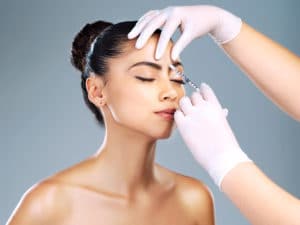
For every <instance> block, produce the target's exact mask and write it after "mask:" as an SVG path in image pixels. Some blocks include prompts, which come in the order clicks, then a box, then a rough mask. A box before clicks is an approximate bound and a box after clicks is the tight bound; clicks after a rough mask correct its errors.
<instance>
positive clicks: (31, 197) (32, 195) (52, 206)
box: [7, 180, 69, 225]
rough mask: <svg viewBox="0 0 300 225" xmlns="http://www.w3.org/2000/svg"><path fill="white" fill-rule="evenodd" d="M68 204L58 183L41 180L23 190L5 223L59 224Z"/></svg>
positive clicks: (8, 224)
mask: <svg viewBox="0 0 300 225" xmlns="http://www.w3.org/2000/svg"><path fill="white" fill-rule="evenodd" d="M68 204H69V203H68V199H67V195H66V194H65V191H64V188H63V187H62V186H61V185H60V184H58V183H55V182H53V181H51V180H45V181H42V182H40V183H38V184H35V185H34V186H32V187H31V188H30V189H29V190H28V191H26V192H25V194H24V195H23V196H22V198H21V200H20V202H19V204H18V205H17V207H16V209H15V210H14V212H13V214H12V215H11V217H10V219H9V221H8V222H7V225H23V224H24V225H25V224H26V225H35V224H44V225H47V224H52V225H55V224H61V222H62V220H63V217H64V215H66V210H67V209H68V208H69V207H68Z"/></svg>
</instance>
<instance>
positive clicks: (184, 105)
mask: <svg viewBox="0 0 300 225" xmlns="http://www.w3.org/2000/svg"><path fill="white" fill-rule="evenodd" d="M179 107H180V110H181V111H182V112H183V113H184V115H188V114H189V113H190V112H191V111H192V109H193V105H192V102H191V100H190V99H189V97H187V96H184V97H182V98H181V99H180V101H179Z"/></svg>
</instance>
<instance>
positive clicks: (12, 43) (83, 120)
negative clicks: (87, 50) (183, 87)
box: [0, 0, 300, 225]
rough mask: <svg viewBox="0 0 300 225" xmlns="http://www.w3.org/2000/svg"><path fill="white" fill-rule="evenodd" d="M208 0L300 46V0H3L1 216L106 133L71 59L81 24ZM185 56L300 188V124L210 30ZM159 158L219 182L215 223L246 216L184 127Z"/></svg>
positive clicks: (246, 136) (245, 142) (265, 158)
mask: <svg viewBox="0 0 300 225" xmlns="http://www.w3.org/2000/svg"><path fill="white" fill-rule="evenodd" d="M203 3H205V4H215V5H218V6H221V7H223V8H225V9H227V10H229V11H231V12H233V13H235V14H237V15H239V16H240V17H242V18H243V19H244V20H245V21H247V22H248V23H249V24H250V25H252V26H254V27H255V28H256V29H258V30H260V31H262V32H263V33H265V34H267V35H268V36H270V37H271V38H273V39H274V40H276V41H278V42H280V43H281V44H283V45H284V46H286V47H288V48H289V49H291V50H292V51H294V52H295V53H296V54H300V45H299V29H298V28H299V25H298V23H299V22H300V14H299V7H300V1H297V0H294V1H293V0H266V1H260V0H251V1H250V0H249V1H236V0H228V1H175V0H173V1H172V0H169V1H166V0H165V1H141V0H139V1H133V0H130V1H129V0H127V1H115V0H110V1H100V0H84V1H83V0H81V1H77V0H73V1H67V0H52V1H38V0H27V1H21V0H19V1H17V0H6V1H5V0H2V1H1V5H0V28H1V30H0V32H1V33H0V34H1V35H0V50H1V51H0V59H1V60H0V107H1V110H0V150H1V156H0V160H1V163H0V179H1V185H0V188H1V189H0V190H1V191H0V224H4V223H5V221H6V220H7V218H8V217H9V215H10V214H11V212H12V210H13V209H14V208H15V206H16V204H17V203H18V201H19V199H20V197H21V196H22V194H23V193H24V191H25V190H27V189H28V188H29V187H30V186H31V185H33V184H34V183H36V182H38V181H39V180H41V179H43V178H44V177H46V176H48V175H51V174H53V173H54V172H57V171H59V170H61V169H63V168H66V167H69V166H71V165H72V164H74V163H76V162H78V161H80V160H82V159H83V158H85V157H87V156H89V155H91V154H93V153H94V152H95V150H96V149H97V148H98V147H99V145H100V143H101V141H102V138H103V130H102V129H101V128H99V127H98V125H97V124H96V122H95V121H94V119H93V116H92V114H91V113H90V112H89V111H88V109H87V108H86V107H85V105H84V103H83V100H82V94H81V89H80V75H79V73H78V72H77V71H75V69H73V67H72V66H71V64H70V63H69V53H70V46H71V42H72V39H73V37H74V35H75V34H76V32H78V31H79V29H80V28H81V27H82V26H83V25H84V24H85V23H87V22H90V21H94V20H98V19H104V20H108V21H111V22H118V21H122V20H135V19H137V18H138V17H139V16H141V15H142V14H143V13H144V12H146V11H148V10H150V9H156V8H164V7H166V6H169V5H186V4H188V5H191V4H203ZM181 56H182V59H183V62H184V64H185V68H186V72H187V74H188V75H189V76H191V77H192V78H193V79H194V80H195V81H196V82H198V83H200V82H201V81H205V82H207V83H208V84H210V85H211V86H212V87H213V88H214V90H215V91H216V93H217V95H218V96H219V98H220V100H221V102H222V104H223V105H224V106H226V107H228V109H229V111H230V113H229V121H230V123H231V125H232V128H233V130H234V131H235V134H236V136H237V138H238V140H239V142H240V145H241V146H242V148H243V149H244V150H245V151H246V152H247V153H248V155H249V156H250V157H251V158H252V159H253V160H254V161H255V162H256V163H257V164H258V165H259V166H260V167H261V168H262V170H263V171H265V173H266V174H267V175H268V176H270V177H271V178H272V179H273V180H274V181H275V182H277V183H278V184H279V185H281V186H282V187H283V188H285V189H286V190H288V191H289V192H290V193H292V194H294V195H296V196H298V197H299V196H300V177H299V176H298V171H299V170H300V165H299V164H298V160H299V159H300V151H299V146H300V138H299V137H300V124H299V123H297V122H296V121H294V120H292V119H291V118H289V117H288V116H287V115H286V114H284V113H283V112H281V111H280V110H279V109H278V108H276V107H275V106H274V105H273V104H272V103H271V102H270V101H269V100H267V99H266V97H265V96H263V95H262V94H261V93H260V92H259V91H258V90H257V89H256V87H254V85H253V84H252V83H251V82H250V81H249V80H248V79H247V78H246V76H244V75H243V73H242V72H241V71H240V70H239V69H238V68H237V67H236V66H235V65H234V64H233V63H232V62H231V61H230V60H229V59H228V58H227V57H226V56H225V54H223V52H222V51H221V50H220V49H219V48H218V47H217V46H216V45H215V44H214V43H213V41H212V40H210V39H209V38H208V37H204V38H203V39H201V40H197V41H195V42H193V43H192V44H191V45H190V46H188V47H187V48H186V50H185V51H184V52H183V54H182V55H181ZM270 82H271V81H270ZM282 88H285V87H282ZM287 91H288V90H287ZM157 161H158V162H160V163H161V164H163V165H165V166H166V167H169V168H170V169H173V170H175V171H178V172H181V173H184V174H187V175H190V176H193V177H196V178H199V179H201V180H203V181H204V182H205V183H206V184H207V185H208V186H209V187H210V188H211V189H212V191H213V193H214V196H215V208H216V218H217V224H219V225H225V224H249V223H248V222H247V221H246V219H245V218H243V216H242V215H241V214H240V213H239V211H238V209H236V208H235V207H234V206H233V205H232V204H231V202H230V201H229V200H228V199H227V198H226V197H225V196H224V195H223V194H222V193H221V192H219V190H218V189H217V188H216V186H215V185H214V184H213V183H212V181H211V180H210V178H209V177H208V175H207V174H206V173H205V172H204V171H203V170H202V168H200V166H198V165H197V163H196V161H195V160H194V159H193V157H192V156H191V154H190V153H189V151H188V149H187V148H186V146H185V145H184V143H183V141H182V140H181V139H180V136H179V135H178V133H177V131H176V132H175V133H174V134H173V135H172V137H171V138H170V139H168V140H165V141H160V142H159V144H158V147H157ZM253 182H255V181H253ZM253 191H255V190H253ZM274 197H276V196H274Z"/></svg>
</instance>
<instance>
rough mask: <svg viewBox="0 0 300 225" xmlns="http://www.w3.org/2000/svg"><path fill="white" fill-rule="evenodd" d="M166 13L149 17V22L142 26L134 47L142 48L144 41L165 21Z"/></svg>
mask: <svg viewBox="0 0 300 225" xmlns="http://www.w3.org/2000/svg"><path fill="white" fill-rule="evenodd" d="M166 19H167V14H166V13H160V14H158V15H156V16H154V17H153V18H152V19H151V22H149V23H147V25H146V26H145V27H144V29H143V31H142V32H141V34H140V36H139V37H138V39H137V41H136V44H135V47H136V48H138V49H139V48H142V47H143V46H144V45H145V43H146V42H147V41H148V39H149V38H150V37H151V36H152V34H153V33H154V31H155V30H157V29H159V28H160V27H161V26H163V25H164V24H165V22H166Z"/></svg>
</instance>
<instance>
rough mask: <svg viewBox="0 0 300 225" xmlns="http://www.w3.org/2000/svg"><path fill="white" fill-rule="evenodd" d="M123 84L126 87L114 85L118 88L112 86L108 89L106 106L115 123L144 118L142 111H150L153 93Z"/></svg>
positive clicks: (141, 87)
mask: <svg viewBox="0 0 300 225" xmlns="http://www.w3.org/2000/svg"><path fill="white" fill-rule="evenodd" d="M124 83H126V86H124V85H116V86H118V88H116V86H114V87H112V88H110V89H109V93H108V96H109V97H108V100H107V105H108V107H109V110H110V112H111V114H112V115H113V117H114V119H115V120H116V121H118V122H121V121H124V122H126V121H127V122H132V121H131V120H132V119H133V118H137V117H143V116H145V115H143V112H144V111H149V110H151V109H150V107H151V105H153V102H152V101H153V97H152V98H151V96H153V93H152V92H151V90H145V88H144V87H143V86H142V85H141V86H139V85H133V84H130V83H129V82H124Z"/></svg>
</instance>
